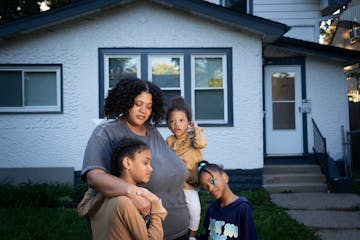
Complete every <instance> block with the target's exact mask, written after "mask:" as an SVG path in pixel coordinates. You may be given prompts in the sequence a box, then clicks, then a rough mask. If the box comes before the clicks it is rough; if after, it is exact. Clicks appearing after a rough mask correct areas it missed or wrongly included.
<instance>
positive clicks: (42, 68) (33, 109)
mask: <svg viewBox="0 0 360 240" xmlns="http://www.w3.org/2000/svg"><path fill="white" fill-rule="evenodd" d="M0 71H16V72H21V75H22V101H23V106H19V107H0V113H42V112H44V113H53V112H62V89H61V84H62V83H61V82H62V66H61V65H38V66H37V65H31V66H26V65H16V66H15V65H14V66H12V65H9V66H0ZM25 72H55V73H56V103H57V104H56V105H54V106H52V105H49V106H43V105H42V106H25V103H24V101H25V88H24V84H25Z"/></svg>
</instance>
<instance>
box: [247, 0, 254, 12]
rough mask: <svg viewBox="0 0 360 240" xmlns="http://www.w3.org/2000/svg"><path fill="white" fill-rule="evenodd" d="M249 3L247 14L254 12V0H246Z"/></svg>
mask: <svg viewBox="0 0 360 240" xmlns="http://www.w3.org/2000/svg"><path fill="white" fill-rule="evenodd" d="M248 3H249V14H254V1H253V0H248Z"/></svg>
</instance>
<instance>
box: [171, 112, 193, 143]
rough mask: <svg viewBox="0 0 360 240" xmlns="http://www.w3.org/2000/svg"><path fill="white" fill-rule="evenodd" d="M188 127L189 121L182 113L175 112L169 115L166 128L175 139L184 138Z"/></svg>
mask: <svg viewBox="0 0 360 240" xmlns="http://www.w3.org/2000/svg"><path fill="white" fill-rule="evenodd" d="M189 127H190V122H189V119H188V118H187V116H186V114H185V113H184V112H183V111H178V110H175V111H173V112H172V113H171V114H170V116H169V122H168V128H169V129H170V131H171V132H172V133H173V134H174V136H175V137H176V138H184V137H185V136H186V133H187V130H188V128H189Z"/></svg>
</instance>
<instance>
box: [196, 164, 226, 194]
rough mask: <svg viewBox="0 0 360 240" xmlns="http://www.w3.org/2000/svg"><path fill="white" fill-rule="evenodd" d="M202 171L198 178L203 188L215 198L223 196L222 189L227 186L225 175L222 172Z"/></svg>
mask: <svg viewBox="0 0 360 240" xmlns="http://www.w3.org/2000/svg"><path fill="white" fill-rule="evenodd" d="M209 172H211V174H212V176H211V175H210V174H209V173H208V172H202V173H201V175H200V178H199V182H200V184H201V185H202V186H203V187H204V188H205V190H206V191H207V193H208V194H209V195H211V196H212V197H213V198H215V199H220V198H221V197H222V196H223V192H224V189H225V188H226V187H227V182H226V177H225V175H224V174H222V173H220V172H216V171H210V170H209Z"/></svg>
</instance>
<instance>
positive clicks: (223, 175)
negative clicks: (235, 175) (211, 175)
mask: <svg viewBox="0 0 360 240" xmlns="http://www.w3.org/2000/svg"><path fill="white" fill-rule="evenodd" d="M221 177H222V179H224V181H225V182H226V183H229V175H227V173H225V172H223V173H222V174H221Z"/></svg>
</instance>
